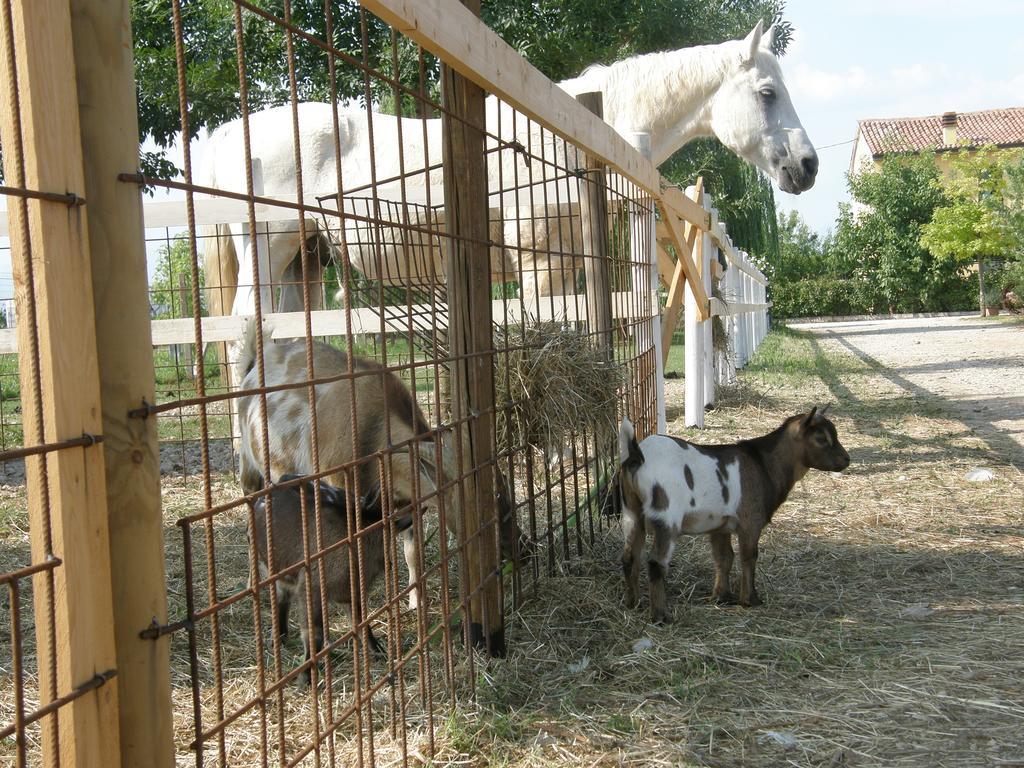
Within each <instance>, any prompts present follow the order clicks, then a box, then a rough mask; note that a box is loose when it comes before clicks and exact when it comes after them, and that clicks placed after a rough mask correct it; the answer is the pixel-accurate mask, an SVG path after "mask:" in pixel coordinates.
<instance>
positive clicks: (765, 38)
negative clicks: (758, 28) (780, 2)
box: [761, 23, 777, 53]
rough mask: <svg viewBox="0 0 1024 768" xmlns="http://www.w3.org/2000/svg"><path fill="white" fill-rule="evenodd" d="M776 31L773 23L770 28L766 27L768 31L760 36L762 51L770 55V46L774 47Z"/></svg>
mask: <svg viewBox="0 0 1024 768" xmlns="http://www.w3.org/2000/svg"><path fill="white" fill-rule="evenodd" d="M776 31H777V29H776V26H775V24H774V23H773V24H772V25H771V26H770V27H768V31H767V32H765V33H764V34H763V35H762V36H761V49H762V50H764V51H767V52H768V53H772V46H773V45H775V33H776Z"/></svg>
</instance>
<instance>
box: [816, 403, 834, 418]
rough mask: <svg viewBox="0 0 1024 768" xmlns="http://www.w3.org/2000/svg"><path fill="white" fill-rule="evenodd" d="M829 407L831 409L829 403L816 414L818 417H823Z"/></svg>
mask: <svg viewBox="0 0 1024 768" xmlns="http://www.w3.org/2000/svg"><path fill="white" fill-rule="evenodd" d="M830 407H832V403H829V404H828V405H826V406H825V407H824V408H822V409H821V411H819V412H818V415H819V416H824V415H825V411H827V410H828V409H829V408H830Z"/></svg>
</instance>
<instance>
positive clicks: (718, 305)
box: [711, 298, 772, 317]
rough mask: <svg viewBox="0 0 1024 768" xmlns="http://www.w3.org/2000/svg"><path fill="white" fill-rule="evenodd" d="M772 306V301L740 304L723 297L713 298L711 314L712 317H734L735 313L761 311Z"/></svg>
mask: <svg viewBox="0 0 1024 768" xmlns="http://www.w3.org/2000/svg"><path fill="white" fill-rule="evenodd" d="M771 306H772V303H771V302H770V301H769V302H768V303H766V304H755V303H743V304H740V303H738V302H733V301H730V302H725V301H722V300H721V299H716V298H712V299H711V315H712V317H733V316H734V315H745V314H747V313H748V312H760V311H762V310H766V309H769V308H770V307H771Z"/></svg>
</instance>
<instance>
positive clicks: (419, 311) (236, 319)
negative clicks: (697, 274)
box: [0, 291, 657, 355]
mask: <svg viewBox="0 0 1024 768" xmlns="http://www.w3.org/2000/svg"><path fill="white" fill-rule="evenodd" d="M656 298H657V297H654V299H656ZM654 299H652V301H653V300H654ZM410 309H411V312H412V315H413V322H414V323H422V324H423V327H424V328H434V327H436V328H437V329H438V330H444V329H446V328H447V327H448V312H447V310H446V309H444V308H443V307H441V308H440V309H439V310H438V311H437V312H436V313H435V312H434V308H433V307H432V306H431V305H430V304H413V305H412V307H411V308H408V307H405V306H396V307H387V308H385V311H384V312H383V313H382V312H380V311H379V310H377V309H376V308H373V307H363V308H360V309H353V310H352V334H353V335H359V334H364V333H379V332H380V328H381V315H382V314H383V316H384V332H385V333H401V334H408V332H409V325H408V322H409V321H408V318H407V316H406V312H407V310H410ZM640 309H641V308H640V307H639V306H638V305H637V301H636V295H635V294H633V293H632V292H630V291H619V292H616V293H613V294H612V317H613V318H614V319H616V320H635V319H639V318H644V317H647V315H646V313H644V312H641V311H640ZM388 310H393V311H391V312H389V311H388ZM523 314H524V313H523V309H522V306H521V305H520V304H519V303H518V302H510V301H507V300H505V299H494V300H493V301H492V302H491V316H492V317H493V318H494V319H495V322H498V323H500V324H503V325H520V324H521V323H522V322H523ZM529 314H530V320H531V321H536V322H551V321H556V320H557V321H565V322H577V321H582V320H586V318H587V311H586V306H585V301H584V299H583V297H582V296H580V295H579V294H574V295H571V296H545V297H544V301H543V303H542V305H541V307H540V309H539V311H538V312H531V313H529ZM263 318H264V320H265V321H266V324H267V328H268V330H267V338H271V339H301V338H304V337H305V335H306V315H305V313H304V312H274V313H271V314H268V315H264V316H263ZM245 320H246V318H245V317H242V316H240V315H224V316H212V317H204V318H202V319H201V320H200V323H201V325H202V329H203V340H204V341H206V342H220V341H237V340H238V338H239V337H240V336H241V335H242V330H243V328H244V327H245ZM310 322H311V324H312V328H313V335H314V336H346V335H347V334H348V328H347V326H346V320H345V316H344V315H343V314H342V313H341V312H338V310H336V309H317V310H313V311H312V312H310ZM150 329H151V332H152V339H153V346H154V347H163V346H170V345H172V344H194V343H195V341H196V337H195V327H194V325H193V321H192V320H191V319H190V318H184V319H183V318H176V319H172V320H152V321H150ZM17 334H18V332H17V330H16V329H14V328H0V354H2V355H11V354H17V353H18V335H17Z"/></svg>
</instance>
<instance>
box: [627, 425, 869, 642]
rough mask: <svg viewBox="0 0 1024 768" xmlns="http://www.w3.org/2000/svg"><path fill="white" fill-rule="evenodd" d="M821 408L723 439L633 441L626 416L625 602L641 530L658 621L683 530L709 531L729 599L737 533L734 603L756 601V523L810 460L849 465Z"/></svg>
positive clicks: (718, 585) (635, 571)
mask: <svg viewBox="0 0 1024 768" xmlns="http://www.w3.org/2000/svg"><path fill="white" fill-rule="evenodd" d="M827 407H828V406H826V408H827ZM824 413H825V409H822V411H821V413H818V412H817V408H812V409H811V411H810V412H809V413H801V414H798V415H796V416H791V417H789V418H788V419H786V420H785V421H784V422H783V423H782V426H780V427H779V428H778V429H776V430H775V431H773V432H771V433H769V434H767V435H763V436H762V437H758V438H754V439H752V440H741V441H740V442H738V443H731V444H728V445H697V444H694V443H689V442H687V441H686V440H680V439H679V438H675V437H669V436H668V435H651V436H650V437H648V438H646V439H645V440H644V441H643V442H641V443H640V444H639V445H638V444H637V441H636V433H635V431H634V429H633V425H632V424H631V423H630V421H629V419H624V420H623V422H622V425H621V426H620V428H619V458H620V460H621V462H622V467H621V470H620V475H619V488H620V491H621V494H622V502H623V504H622V533H623V536H624V539H625V542H624V549H623V553H622V569H623V572H624V574H625V577H626V604H627V606H628V607H630V608H633V607H635V606H636V604H637V601H638V599H639V594H638V586H639V585H638V581H639V576H640V559H641V556H642V554H643V547H644V539H645V533H647V532H649V533H651V534H652V537H653V539H654V541H653V543H652V547H651V550H650V556H649V557H648V573H649V575H650V593H651V619H652V620H653V621H654V622H655V623H662V622H664V621H665V619H666V601H665V573H666V571H667V569H668V563H669V560H670V559H671V558H672V551H673V549H674V548H675V541H676V539H677V538H678V537H680V536H682V535H684V534H686V535H699V534H708V535H709V536H710V539H711V553H712V556H713V558H714V561H715V586H714V591H713V593H712V596H713V597H714V598H715V599H716V600H718V601H719V602H723V603H728V602H736V601H737V598H736V597H735V595H734V594H733V593H732V591H731V590H730V589H729V573H730V571H731V570H732V562H733V549H732V534H733V533H735V534H736V535H737V539H738V540H739V550H740V565H741V567H742V574H741V577H740V594H739V600H738V602H739V603H740V604H741V605H745V606H754V605H760V604H761V600H760V598H759V597H758V596H757V590H756V588H755V586H754V568H755V565H756V562H757V543H758V539H760V537H761V531H762V530H763V529H764V527H765V526H766V525H768V523H769V522H771V519H772V515H773V514H774V513H775V510H777V509H778V508H779V507H780V506H781V505H782V503H783V502H784V501H785V500H786V497H787V496H788V495H789V492H790V490H792V488H793V486H794V485H795V484H796V482H797V481H798V480H800V478H802V477H803V476H804V475H805V474H807V470H808V469H820V470H825V471H841V470H843V469H846V467H848V466H849V464H850V455H849V454H848V453H847V452H846V450H845V449H844V448H843V446H842V445H840V443H839V437H838V435H837V433H836V428H835V425H834V424H833V423H832V422H831V421H829V420H828V419H827V418H825V415H824Z"/></svg>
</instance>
